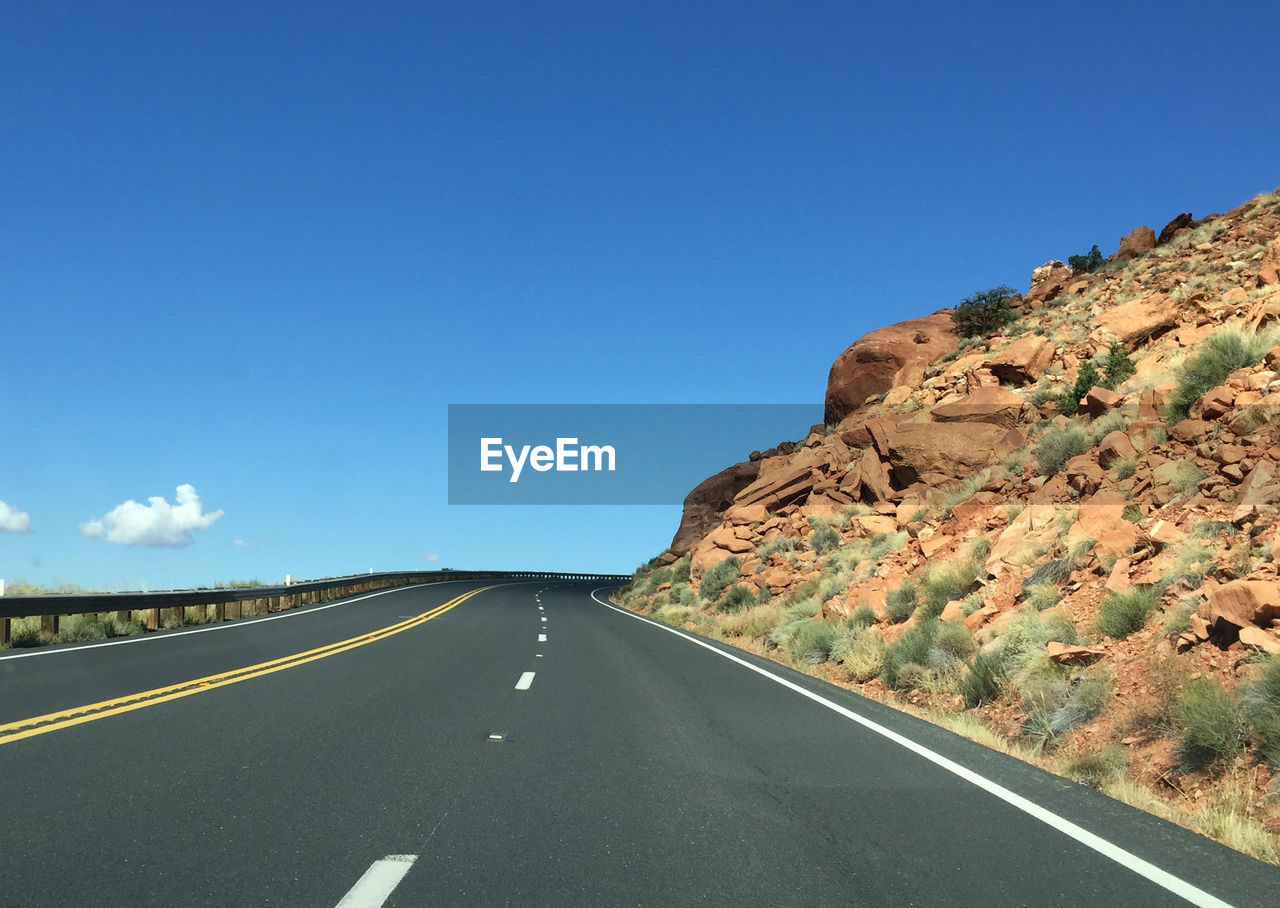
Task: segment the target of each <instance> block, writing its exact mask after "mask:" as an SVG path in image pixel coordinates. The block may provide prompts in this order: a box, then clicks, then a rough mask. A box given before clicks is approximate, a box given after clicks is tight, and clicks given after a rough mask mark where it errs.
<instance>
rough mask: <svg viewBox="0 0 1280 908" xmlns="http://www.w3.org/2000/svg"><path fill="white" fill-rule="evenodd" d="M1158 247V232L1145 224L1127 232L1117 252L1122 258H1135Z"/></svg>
mask: <svg viewBox="0 0 1280 908" xmlns="http://www.w3.org/2000/svg"><path fill="white" fill-rule="evenodd" d="M1155 248H1156V232H1155V231H1154V230H1152V229H1151V228H1150V227H1147V226H1146V225H1145V224H1144V225H1143V226H1141V227H1138V228H1135V229H1134V230H1131V231H1130V232H1129V233H1126V234H1125V235H1124V237H1123V238H1122V239H1121V240H1120V249H1119V250H1118V251H1117V252H1116V255H1118V256H1119V257H1120V258H1122V259H1124V258H1134V257H1135V256H1139V255H1142V254H1143V253H1144V252H1150V251H1151V250H1152V249H1155Z"/></svg>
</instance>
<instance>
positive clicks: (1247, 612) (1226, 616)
mask: <svg viewBox="0 0 1280 908" xmlns="http://www.w3.org/2000/svg"><path fill="white" fill-rule="evenodd" d="M1204 608H1205V617H1206V618H1208V620H1209V622H1210V623H1211V624H1212V623H1214V622H1217V621H1223V622H1226V623H1227V624H1231V625H1234V626H1235V627H1248V626H1250V625H1254V624H1258V625H1267V624H1270V622H1271V620H1272V619H1273V618H1277V617H1280V582H1277V581H1275V580H1232V581H1231V582H1230V583H1224V584H1222V586H1220V587H1218V588H1217V589H1215V590H1213V591H1212V592H1211V593H1210V594H1209V601H1208V602H1207V603H1206V604H1205V606H1204Z"/></svg>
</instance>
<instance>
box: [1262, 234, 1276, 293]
mask: <svg viewBox="0 0 1280 908" xmlns="http://www.w3.org/2000/svg"><path fill="white" fill-rule="evenodd" d="M1258 284H1259V285H1261V286H1264V287H1265V286H1267V285H1269V284H1280V237H1277V238H1276V239H1274V240H1272V241H1271V243H1270V245H1268V246H1267V248H1266V251H1264V252H1263V253H1262V261H1260V262H1259V263H1258Z"/></svg>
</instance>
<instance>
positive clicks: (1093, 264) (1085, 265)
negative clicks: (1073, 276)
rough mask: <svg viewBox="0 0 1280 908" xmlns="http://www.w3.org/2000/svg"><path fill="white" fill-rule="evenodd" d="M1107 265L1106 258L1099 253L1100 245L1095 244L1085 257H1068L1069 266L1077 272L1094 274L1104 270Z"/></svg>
mask: <svg viewBox="0 0 1280 908" xmlns="http://www.w3.org/2000/svg"><path fill="white" fill-rule="evenodd" d="M1106 263H1107V260H1106V258H1105V257H1104V256H1103V254H1102V253H1101V252H1099V251H1098V244H1097V243H1094V244H1093V248H1092V249H1090V250H1089V251H1088V252H1087V253H1085V254H1084V255H1069V256H1067V264H1068V265H1070V266H1071V268H1072V269H1074V270H1075V271H1080V272H1084V273H1085V274H1089V273H1092V272H1094V271H1097V270H1099V269H1100V268H1102V266H1103V265H1105V264H1106Z"/></svg>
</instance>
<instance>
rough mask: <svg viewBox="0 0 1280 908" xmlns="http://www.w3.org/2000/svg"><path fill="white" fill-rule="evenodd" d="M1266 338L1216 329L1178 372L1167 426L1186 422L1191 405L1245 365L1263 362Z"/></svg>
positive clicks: (1170, 398) (1232, 330) (1170, 399)
mask: <svg viewBox="0 0 1280 908" xmlns="http://www.w3.org/2000/svg"><path fill="white" fill-rule="evenodd" d="M1268 342H1269V341H1268V339H1267V338H1265V337H1263V336H1261V335H1258V334H1253V333H1251V332H1247V331H1241V330H1240V329H1238V328H1219V329H1218V330H1217V331H1215V332H1214V333H1213V334H1210V335H1209V336H1208V337H1207V338H1205V340H1204V343H1202V344H1201V345H1200V349H1199V352H1197V353H1196V355H1195V356H1192V357H1190V358H1189V359H1187V360H1186V361H1185V362H1184V363H1183V364H1182V366H1181V367H1180V368H1179V369H1178V386H1177V387H1176V388H1174V390H1173V394H1171V395H1170V397H1169V414H1168V421H1169V422H1170V423H1175V422H1178V421H1179V420H1182V419H1186V417H1187V412H1188V411H1189V410H1190V409H1191V405H1192V404H1193V403H1195V402H1196V401H1197V400H1198V399H1199V398H1201V397H1203V396H1204V395H1205V394H1207V393H1208V392H1209V391H1212V390H1213V389H1214V388H1216V387H1218V385H1220V384H1222V383H1223V381H1225V380H1226V378H1227V376H1228V375H1230V374H1231V373H1232V372H1234V371H1236V370H1237V369H1242V368H1244V367H1245V366H1254V365H1257V364H1258V363H1259V362H1261V361H1262V356H1263V354H1264V353H1266V352H1267V344H1268Z"/></svg>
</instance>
